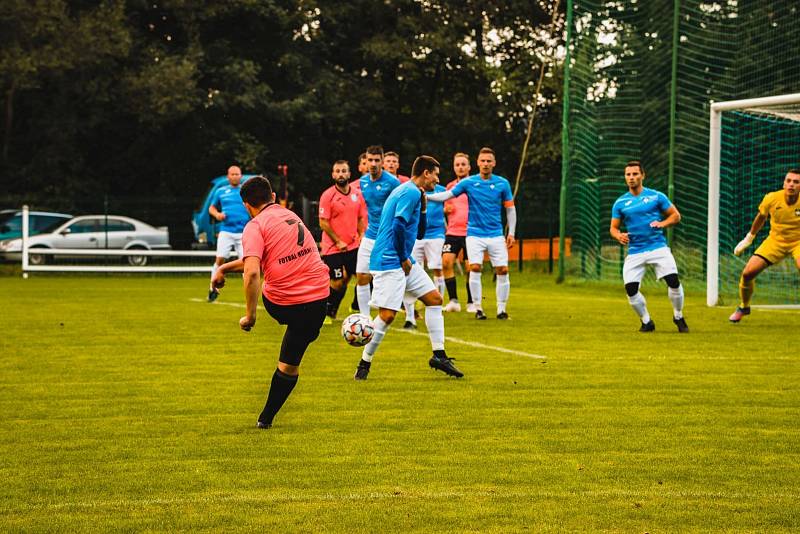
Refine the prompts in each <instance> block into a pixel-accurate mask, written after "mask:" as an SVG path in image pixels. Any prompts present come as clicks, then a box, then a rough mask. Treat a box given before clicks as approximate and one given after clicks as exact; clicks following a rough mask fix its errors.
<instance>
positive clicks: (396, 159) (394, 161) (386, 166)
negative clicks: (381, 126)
mask: <svg viewBox="0 0 800 534" xmlns="http://www.w3.org/2000/svg"><path fill="white" fill-rule="evenodd" d="M383 170H384V171H386V172H390V173H392V174H394V175H395V176H396V177H397V179H398V180H400V183H401V184H404V183H406V182H407V181H409V180H410V179H411V178H409V177H408V176H404V175H402V174H400V154H398V153H397V152H392V151H389V152H387V153H385V154H384V155H383Z"/></svg>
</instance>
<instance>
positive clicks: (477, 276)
mask: <svg viewBox="0 0 800 534" xmlns="http://www.w3.org/2000/svg"><path fill="white" fill-rule="evenodd" d="M469 290H470V292H471V293H472V303H473V304H474V305H475V307H476V308H477V309H479V310H482V309H483V305H482V304H481V292H482V288H481V273H473V272H472V271H470V273H469Z"/></svg>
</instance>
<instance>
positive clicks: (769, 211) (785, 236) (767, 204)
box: [730, 169, 800, 323]
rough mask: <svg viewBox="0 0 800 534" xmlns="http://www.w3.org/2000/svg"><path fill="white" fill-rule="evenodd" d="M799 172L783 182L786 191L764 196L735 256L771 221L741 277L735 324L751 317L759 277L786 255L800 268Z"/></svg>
mask: <svg viewBox="0 0 800 534" xmlns="http://www.w3.org/2000/svg"><path fill="white" fill-rule="evenodd" d="M798 197H800V169H791V170H790V171H789V172H788V173H786V178H785V179H784V180H783V189H782V190H780V191H773V192H772V193H767V194H766V195H764V200H762V201H761V204H760V205H759V206H758V214H757V215H756V218H755V220H753V226H752V227H750V232H749V233H748V234H747V236H746V237H745V238H744V239H742V240H741V241H740V242H739V244H738V245H736V248H734V249H733V253H734V254H736V255H737V256H740V255H741V254H742V252H744V251H745V249H746V248H747V247H749V246H750V245H751V244H752V243H753V239H755V237H756V234H757V233H758V231H759V230H761V228H762V227H763V226H764V223H765V222H767V217H769V219H770V231H769V235H768V236H767V238H766V239H765V240H764V242H763V243H761V245H760V246H759V247H758V248H757V249H756V251H755V252H754V253H753V255H752V256H750V259H749V260H747V265H745V266H744V269H743V270H742V276H741V278H739V296H740V297H741V299H742V301H741V302H740V303H739V306H737V307H736V311H735V312H733V314H731V316H730V321H731V322H732V323H738V322H739V321H741V320H742V317H743V316H745V315H750V299H751V298H752V297H753V291H754V290H755V286H756V277H757V276H758V275H759V273H761V271H763V270H764V269H766V268H767V267H769V266H770V265H773V264H775V263H778V262H779V261H781V260H782V259H784V258H786V257H787V256H791V257H792V258H794V262H795V264H796V265H797V268H798V269H800V202H798Z"/></svg>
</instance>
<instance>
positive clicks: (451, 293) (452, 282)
mask: <svg viewBox="0 0 800 534" xmlns="http://www.w3.org/2000/svg"><path fill="white" fill-rule="evenodd" d="M444 285H445V287H446V288H447V296H448V297H449V298H450V300H458V289H456V277H455V276H453V277H451V278H445V279H444Z"/></svg>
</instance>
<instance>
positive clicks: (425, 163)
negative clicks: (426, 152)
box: [411, 156, 441, 176]
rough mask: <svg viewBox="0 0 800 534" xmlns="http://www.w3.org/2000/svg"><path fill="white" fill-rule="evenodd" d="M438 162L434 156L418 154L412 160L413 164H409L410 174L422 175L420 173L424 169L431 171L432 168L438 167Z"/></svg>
mask: <svg viewBox="0 0 800 534" xmlns="http://www.w3.org/2000/svg"><path fill="white" fill-rule="evenodd" d="M440 167H441V165H439V162H438V161H436V158H433V157H431V156H420V157H418V158H417V159H415V160H414V164H413V165H412V166H411V175H412V176H422V173H423V172H425V171H428V172H430V171H432V170H433V169H438V168H440Z"/></svg>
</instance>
